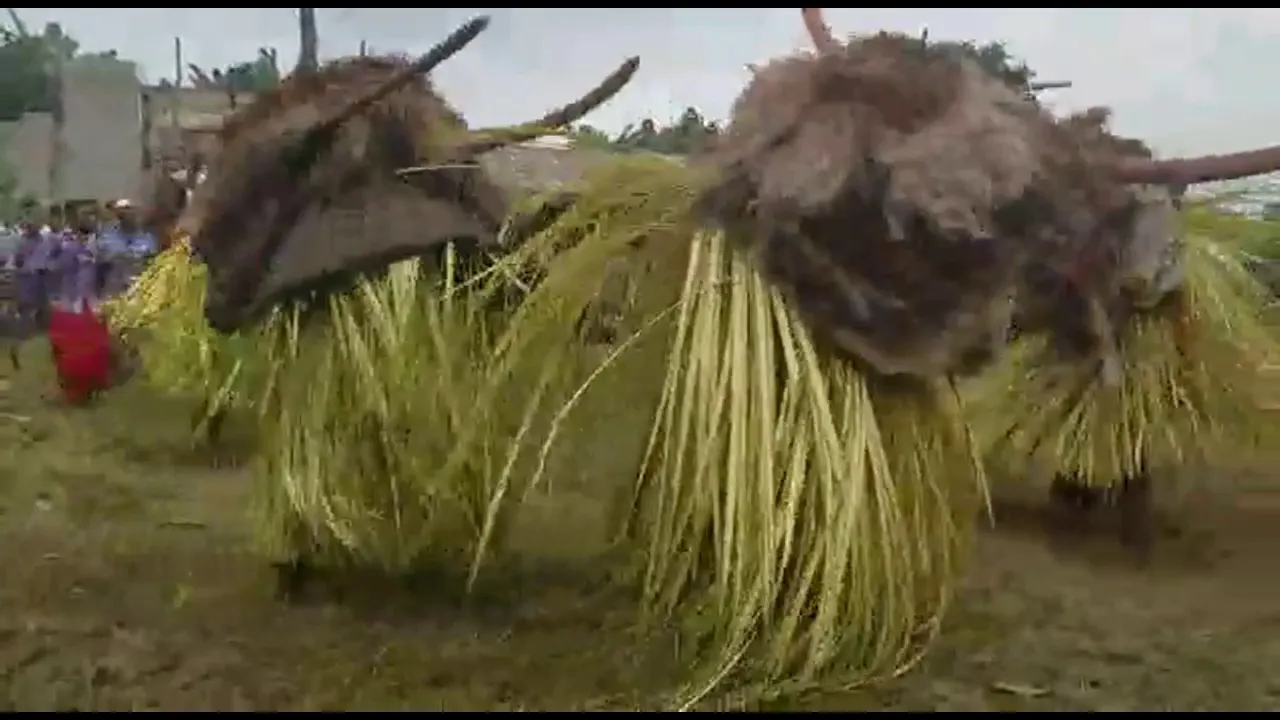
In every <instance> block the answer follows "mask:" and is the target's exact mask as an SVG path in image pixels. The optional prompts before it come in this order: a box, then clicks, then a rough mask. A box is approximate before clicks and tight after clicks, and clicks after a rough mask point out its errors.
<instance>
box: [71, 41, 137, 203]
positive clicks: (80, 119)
mask: <svg viewBox="0 0 1280 720" xmlns="http://www.w3.org/2000/svg"><path fill="white" fill-rule="evenodd" d="M62 82H63V109H64V112H65V114H66V125H65V129H64V135H63V137H64V143H65V145H64V147H65V153H66V156H65V161H66V165H65V167H66V172H65V173H63V177H62V193H61V194H62V196H63V197H65V198H68V199H90V198H92V199H98V200H106V199H111V198H119V197H133V196H135V195H136V194H137V192H138V177H139V170H140V169H141V167H142V135H141V132H142V114H141V109H140V104H139V97H140V93H141V86H140V85H139V83H138V72H137V67H136V66H135V65H134V64H133V63H130V62H124V61H121V60H116V61H112V62H104V61H103V60H102V59H96V58H95V59H93V60H92V61H90V62H83V63H80V62H71V63H68V64H67V67H66V69H65V71H64V74H63V80H62Z"/></svg>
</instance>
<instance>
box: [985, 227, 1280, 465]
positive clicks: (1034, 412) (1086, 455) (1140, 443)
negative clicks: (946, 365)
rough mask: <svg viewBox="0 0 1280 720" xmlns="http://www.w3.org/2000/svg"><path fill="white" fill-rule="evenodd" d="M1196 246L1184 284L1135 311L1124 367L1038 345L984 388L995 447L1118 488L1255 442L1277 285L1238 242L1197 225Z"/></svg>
mask: <svg viewBox="0 0 1280 720" xmlns="http://www.w3.org/2000/svg"><path fill="white" fill-rule="evenodd" d="M1194 212H1196V213H1198V212H1204V211H1202V210H1196V211H1194ZM1185 244H1186V249H1185V251H1184V253H1185V254H1184V258H1183V270H1184V273H1185V279H1184V282H1183V284H1182V285H1181V286H1180V288H1178V289H1177V290H1174V291H1173V292H1171V293H1169V294H1168V295H1166V296H1165V297H1164V299H1163V300H1162V301H1161V302H1160V304H1158V305H1157V306H1155V307H1154V308H1151V309H1149V310H1146V311H1142V312H1136V313H1133V314H1131V316H1130V318H1129V321H1128V325H1127V326H1126V327H1125V328H1124V330H1123V332H1122V334H1121V335H1120V337H1119V338H1118V340H1119V342H1120V347H1121V351H1122V352H1121V354H1120V358H1121V361H1122V365H1121V367H1120V372H1119V374H1118V375H1116V376H1114V377H1108V376H1107V374H1105V373H1103V372H1102V371H1101V370H1102V368H1101V366H1100V365H1099V364H1097V363H1071V364H1063V363H1061V362H1055V361H1054V357H1052V356H1049V355H1046V352H1047V348H1046V347H1045V346H1044V345H1043V343H1042V342H1037V341H1032V342H1029V343H1027V344H1026V345H1025V346H1023V347H1020V348H1019V349H1018V350H1017V351H1016V352H1015V353H1014V354H1013V356H1012V357H1011V359H1010V363H1009V365H1008V366H1007V367H1006V368H1005V369H1004V370H1002V371H1001V372H998V373H996V374H994V375H993V377H992V378H991V380H990V382H989V383H988V382H984V383H983V384H982V387H983V388H986V390H985V392H984V394H986V393H990V394H991V396H992V397H997V398H999V400H998V401H991V402H990V404H986V402H987V400H989V398H986V399H984V417H985V418H986V424H987V432H986V433H984V434H985V435H986V436H987V437H988V438H989V439H990V440H991V442H992V443H993V449H992V454H993V455H995V456H998V457H1001V458H1004V459H1008V458H1012V459H1014V460H1015V461H1018V460H1021V459H1027V458H1033V457H1043V458H1045V459H1046V460H1047V461H1048V462H1049V463H1050V465H1051V466H1052V467H1053V469H1054V470H1055V471H1058V472H1061V473H1063V474H1066V475H1070V476H1072V477H1075V478H1079V479H1080V480H1082V481H1083V482H1087V483H1097V484H1101V485H1110V484H1112V483H1116V482H1118V481H1120V480H1121V479H1122V478H1126V477H1133V476H1137V475H1140V474H1143V473H1144V472H1145V469H1146V468H1150V467H1153V466H1176V465H1181V464H1183V463H1185V462H1186V461H1188V460H1191V459H1208V460H1220V461H1221V460H1226V459H1229V458H1230V457H1231V456H1232V455H1238V454H1239V452H1240V451H1241V450H1247V449H1248V448H1250V447H1251V446H1256V443H1257V428H1259V427H1262V426H1263V425H1264V424H1265V423H1266V422H1267V419H1266V416H1265V415H1264V411H1263V410H1262V409H1261V408H1260V405H1259V397H1260V396H1261V395H1262V394H1263V393H1264V376H1263V374H1262V370H1263V368H1264V366H1266V365H1267V364H1268V363H1269V362H1274V361H1275V359H1276V357H1277V351H1280V347H1278V346H1277V345H1276V341H1275V338H1274V336H1273V334H1272V331H1271V330H1270V329H1269V328H1268V327H1267V326H1266V324H1265V316H1264V308H1265V307H1266V306H1267V304H1268V300H1269V296H1268V293H1267V292H1266V290H1265V288H1263V287H1262V286H1261V285H1260V284H1259V283H1258V282H1257V280H1256V279H1254V278H1253V277H1252V275H1251V274H1250V273H1249V271H1248V270H1247V269H1246V268H1245V266H1244V265H1243V263H1242V261H1241V258H1240V256H1239V255H1238V253H1236V252H1235V251H1233V249H1232V248H1230V247H1229V246H1227V245H1225V244H1220V243H1219V242H1218V241H1216V240H1215V239H1214V238H1212V237H1209V236H1206V235H1204V234H1202V233H1201V232H1196V231H1195V230H1194V229H1192V230H1191V231H1190V232H1188V234H1187V236H1186V243H1185Z"/></svg>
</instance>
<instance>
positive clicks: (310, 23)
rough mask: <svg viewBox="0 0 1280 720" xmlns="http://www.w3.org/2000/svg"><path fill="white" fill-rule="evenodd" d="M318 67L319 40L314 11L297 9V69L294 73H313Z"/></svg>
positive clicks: (312, 9) (311, 9) (313, 9)
mask: <svg viewBox="0 0 1280 720" xmlns="http://www.w3.org/2000/svg"><path fill="white" fill-rule="evenodd" d="M319 67H320V39H319V37H318V33H317V30H316V9H315V8H298V67H297V69H296V70H295V72H298V73H309V72H315V71H316V69H317V68H319Z"/></svg>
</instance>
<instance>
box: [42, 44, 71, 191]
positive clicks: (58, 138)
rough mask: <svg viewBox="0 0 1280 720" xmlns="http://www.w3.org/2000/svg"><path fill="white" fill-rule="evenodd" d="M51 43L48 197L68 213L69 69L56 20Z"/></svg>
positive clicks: (49, 45)
mask: <svg viewBox="0 0 1280 720" xmlns="http://www.w3.org/2000/svg"><path fill="white" fill-rule="evenodd" d="M45 33H46V37H45V40H46V42H47V45H48V47H50V48H52V50H53V57H52V58H50V67H49V69H48V72H49V87H50V92H51V93H52V95H53V97H52V98H50V100H51V101H52V102H51V106H52V107H51V110H52V112H51V113H50V115H51V119H52V121H53V122H52V123H51V132H50V135H51V137H50V138H49V143H50V147H49V196H50V197H49V200H50V202H51V203H52V204H53V206H54V207H58V208H61V209H62V211H63V212H64V214H65V211H66V208H65V207H64V205H65V204H66V198H65V197H64V196H65V194H66V188H65V187H64V182H63V181H64V175H63V174H64V172H65V170H66V163H67V157H66V155H67V146H66V138H65V137H64V135H65V133H66V126H67V114H66V104H65V102H64V100H65V96H66V94H65V89H64V88H63V76H64V75H65V70H66V57H65V55H64V53H63V49H64V48H63V42H62V26H61V25H59V24H57V23H50V24H49V26H48V27H47V28H46V30H45Z"/></svg>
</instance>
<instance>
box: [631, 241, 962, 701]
mask: <svg viewBox="0 0 1280 720" xmlns="http://www.w3.org/2000/svg"><path fill="white" fill-rule="evenodd" d="M670 353H671V354H670V357H669V359H668V362H667V378H666V381H665V383H664V386H663V394H662V401H661V404H660V406H659V409H658V412H657V415H656V418H655V421H654V426H653V432H652V436H651V440H650V444H649V450H648V453H647V457H646V464H645V468H644V470H643V472H642V474H641V476H640V481H639V485H638V488H637V493H636V497H635V503H636V505H635V508H634V510H633V512H632V515H631V523H632V527H631V528H630V534H631V535H633V536H635V537H639V538H640V539H641V540H642V543H641V544H642V546H643V547H644V548H645V572H644V582H643V592H644V595H643V597H644V600H645V606H646V608H647V610H648V611H649V612H650V613H651V614H652V615H653V616H656V617H657V618H659V619H666V618H669V617H671V616H673V615H674V616H677V617H681V618H683V619H684V620H685V622H686V627H688V628H689V631H690V632H691V633H692V637H693V638H694V640H695V642H694V647H695V648H697V650H698V654H697V656H696V660H695V667H697V668H699V669H700V670H702V671H703V672H704V673H705V674H703V675H702V676H701V677H702V680H701V683H702V684H698V683H695V684H692V685H690V686H689V687H688V688H687V689H686V694H685V696H684V702H685V703H686V704H687V705H692V704H693V703H695V702H696V701H697V700H699V699H700V698H702V697H704V696H705V695H706V694H708V693H711V692H712V691H713V689H715V688H716V686H717V685H718V684H719V683H721V682H723V681H725V680H731V681H732V685H733V686H735V687H736V690H737V691H738V693H739V697H742V698H751V699H758V698H760V697H763V696H769V695H772V694H778V693H787V692H794V691H796V690H800V689H803V688H806V687H812V686H816V685H823V686H829V685H833V684H834V685H852V684H858V683H861V682H866V681H868V680H871V679H873V678H876V677H882V676H886V675H890V674H893V673H896V672H899V671H901V670H902V669H903V668H904V667H905V666H907V665H909V664H910V663H911V662H912V661H913V659H914V658H915V657H916V654H917V653H918V652H919V651H921V649H922V648H923V647H924V645H925V644H926V642H927V639H928V638H929V637H930V636H931V635H932V633H933V632H934V631H935V630H936V629H937V621H938V618H939V615H940V613H941V611H942V609H943V607H944V606H945V604H946V600H947V598H948V595H949V591H950V588H951V587H952V581H953V580H954V579H955V572H956V571H957V568H958V565H959V562H960V560H961V558H962V557H963V556H964V546H965V545H966V544H967V542H968V539H969V537H970V532H969V529H970V528H971V526H972V524H973V522H974V521H975V520H976V519H977V517H978V516H979V513H978V509H979V499H980V498H981V497H983V492H984V481H983V474H982V471H981V467H980V464H979V462H978V460H977V457H976V455H975V453H974V449H973V445H972V443H971V439H970V437H969V435H968V431H967V428H966V425H965V423H964V420H963V417H962V415H961V412H960V406H959V402H958V398H957V396H956V394H955V393H954V391H953V390H952V388H950V386H949V385H948V384H947V382H946V381H938V382H936V383H928V382H924V381H899V382H893V381H887V380H886V379H885V378H884V377H883V376H879V375H874V374H867V373H864V372H862V371H860V370H859V369H858V368H857V367H856V366H854V365H851V364H849V363H845V362H842V361H833V360H831V359H830V358H824V356H823V354H822V353H821V352H820V350H819V348H817V347H816V346H815V344H814V342H813V341H812V339H811V338H810V337H809V335H808V333H807V331H806V330H805V329H804V325H803V324H802V323H801V322H799V320H798V319H797V318H796V317H795V315H794V314H793V312H792V311H791V309H790V306H789V304H788V303H787V302H785V300H784V299H783V297H782V296H781V295H779V294H778V293H777V292H775V291H774V290H772V289H771V287H770V286H769V285H768V284H767V283H766V282H765V280H764V279H763V278H762V277H761V276H760V275H759V274H758V273H757V272H756V270H755V269H754V267H753V266H752V265H751V264H750V263H749V262H747V261H746V260H745V259H744V258H741V257H739V256H737V255H735V254H731V253H730V252H729V247H728V246H727V245H726V241H725V239H724V238H723V237H722V236H720V235H719V234H716V233H705V234H701V235H699V236H698V237H697V238H696V240H695V243H694V247H693V255H692V258H691V260H690V262H689V269H688V275H687V278H686V285H685V288H684V291H683V294H682V300H681V305H680V309H679V313H678V318H677V319H676V320H675V330H674V340H673V342H672V345H671V349H670Z"/></svg>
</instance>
